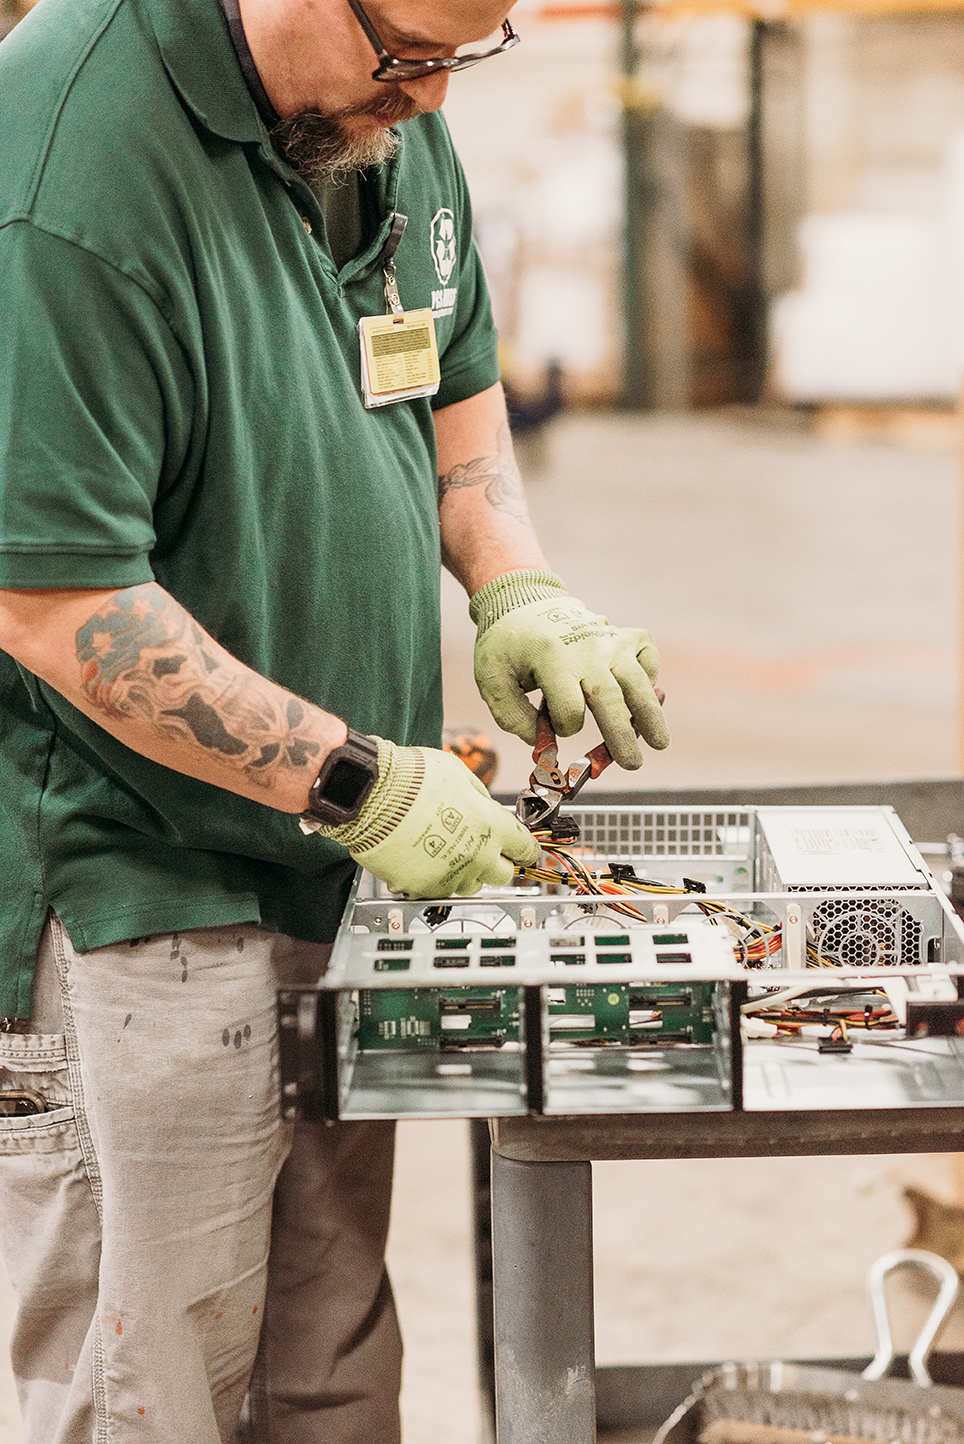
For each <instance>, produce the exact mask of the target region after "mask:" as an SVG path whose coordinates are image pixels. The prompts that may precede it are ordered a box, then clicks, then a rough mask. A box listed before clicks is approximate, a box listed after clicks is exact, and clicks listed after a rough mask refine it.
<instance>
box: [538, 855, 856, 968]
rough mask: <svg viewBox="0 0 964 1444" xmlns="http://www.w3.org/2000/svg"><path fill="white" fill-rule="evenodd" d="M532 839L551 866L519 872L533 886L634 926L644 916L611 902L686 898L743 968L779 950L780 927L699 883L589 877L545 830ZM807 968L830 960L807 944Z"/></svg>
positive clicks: (621, 869) (618, 874) (623, 870)
mask: <svg viewBox="0 0 964 1444" xmlns="http://www.w3.org/2000/svg"><path fill="white" fill-rule="evenodd" d="M533 836H534V837H536V838H537V839H538V841H539V842H540V843H541V845H542V850H543V854H544V855H545V857H547V858H548V859H549V860H550V862H553V863H555V864H556V866H555V867H554V868H553V867H526V868H522V869H521V871H522V876H523V877H526V878H528V879H529V880H530V881H532V882H540V883H548V884H550V885H555V886H559V885H562V886H564V887H569V888H572V889H573V891H574V892H576V893H578V894H579V895H580V896H582V897H592V898H598V899H600V900H603V899H604V900H605V901H606V902H607V903H608V905H609V906H610V907H611V908H612V910H613V911H614V912H618V913H622V914H624V915H625V916H626V917H629V918H632V919H634V920H635V921H636V922H641V923H645V922H646V921H647V918H646V915H645V914H644V913H643V912H642V911H641V910H640V909H639V908H638V907H633V905H632V903H629V902H622V901H619V902H617V901H615V899H617V898H619V899H622V898H628V897H632V896H633V894H639V893H643V894H645V895H647V896H649V897H688V898H690V899H691V901H692V903H693V904H694V905H695V906H696V907H697V908H698V909H699V910H700V912H701V913H703V914H704V916H705V917H713V918H720V919H722V920H723V921H725V922H726V923H728V924H729V925H730V929H731V931H732V933H733V936H734V940H735V946H734V952H735V953H736V957H737V961H738V962H739V963H741V964H742V965H743V966H744V967H751V968H760V967H765V966H766V964H767V962H768V961H769V959H770V958H771V957H772V956H773V955H774V953H778V952H779V951H780V949H781V948H782V947H783V928H782V924H780V923H764V922H759V921H754V920H753V919H752V918H748V917H747V916H746V915H745V914H744V913H741V912H738V911H737V910H736V909H735V908H732V907H730V906H729V905H728V904H727V903H724V902H717V901H714V900H711V899H709V898H706V899H702V900H701V897H700V895H701V894H702V893H705V891H706V889H705V887H704V886H703V884H702V883H698V882H691V881H689V879H687V878H684V879H683V882H684V884H685V885H684V886H683V887H670V886H669V884H667V883H664V882H660V881H659V879H658V878H645V877H644V878H639V877H637V876H636V875H635V873H634V872H633V869H632V867H630V866H628V865H621V864H618V863H616V864H612V863H611V864H610V871H609V873H608V874H606V873H603V874H602V875H599V874H597V873H595V872H593V871H592V870H591V869H590V868H589V867H588V866H587V864H586V863H585V861H584V860H583V859H582V858H581V857H580V856H579V855H578V853H577V852H576V851H575V850H574V849H573V848H572V847H571V846H569V847H567V846H564V845H562V844H561V843H558V842H556V841H555V840H554V839H553V837H552V834H551V833H550V832H549V831H540V830H536V831H534V833H533ZM806 956H807V964H808V966H810V967H822V966H823V967H830V966H833V960H832V959H828V958H825V957H822V956H821V955H820V953H818V951H817V949H816V948H815V947H814V946H813V945H812V944H811V943H809V942H808V943H807V949H806Z"/></svg>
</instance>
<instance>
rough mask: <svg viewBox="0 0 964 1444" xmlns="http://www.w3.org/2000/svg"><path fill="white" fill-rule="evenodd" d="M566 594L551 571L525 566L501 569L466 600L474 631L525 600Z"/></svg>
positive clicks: (490, 624) (539, 600)
mask: <svg viewBox="0 0 964 1444" xmlns="http://www.w3.org/2000/svg"><path fill="white" fill-rule="evenodd" d="M565 595H566V584H565V582H563V581H562V580H561V579H560V578H559V577H557V576H556V574H555V572H549V571H535V570H532V569H529V568H526V569H523V570H520V571H514V572H504V573H503V574H502V576H500V577H493V579H492V581H491V582H486V584H485V586H484V587H480V588H479V590H478V591H477V592H475V593H474V594H473V595H472V597H471V598H470V600H469V616H470V617H471V618H472V621H473V622H474V623H475V624H476V626H477V627H478V635H479V636H480V637H481V636H482V634H483V633H484V632H487V631H488V629H489V628H490V627H491V626H492V625H493V623H495V622H497V621H499V619H500V618H501V617H504V616H505V615H506V613H507V612H514V611H515V610H516V608H517V607H524V606H526V605H527V604H528V603H529V602H543V601H551V600H553V599H554V598H557V597H560V596H565Z"/></svg>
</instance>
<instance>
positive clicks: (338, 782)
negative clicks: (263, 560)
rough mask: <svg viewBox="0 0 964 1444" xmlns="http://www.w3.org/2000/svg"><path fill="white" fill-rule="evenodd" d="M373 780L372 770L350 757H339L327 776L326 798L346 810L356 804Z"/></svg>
mask: <svg viewBox="0 0 964 1444" xmlns="http://www.w3.org/2000/svg"><path fill="white" fill-rule="evenodd" d="M371 781H372V775H371V772H370V771H369V770H368V768H367V767H361V766H360V765H359V764H358V763H357V762H352V761H351V760H350V758H347V757H339V759H338V761H337V762H336V763H335V765H334V767H333V768H332V769H331V771H330V772H329V774H328V776H327V777H326V778H325V786H324V799H325V801H326V802H330V803H332V804H333V805H334V806H335V807H343V808H345V809H346V810H348V809H350V808H352V807H354V806H355V804H356V803H357V801H358V798H359V797H360V795H361V793H362V790H363V789H364V788H365V787H367V786H369V785H370V783H371Z"/></svg>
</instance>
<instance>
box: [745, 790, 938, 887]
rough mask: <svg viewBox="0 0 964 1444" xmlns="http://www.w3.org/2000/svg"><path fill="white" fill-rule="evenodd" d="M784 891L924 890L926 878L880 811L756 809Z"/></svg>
mask: <svg viewBox="0 0 964 1444" xmlns="http://www.w3.org/2000/svg"><path fill="white" fill-rule="evenodd" d="M757 821H758V824H759V827H760V829H761V831H762V833H763V835H764V837H765V838H766V844H767V847H768V848H769V851H770V855H771V857H772V858H773V862H774V864H775V867H776V871H777V873H778V874H779V877H780V881H781V883H782V884H783V886H784V887H787V888H796V887H813V888H823V887H827V888H834V887H846V888H878V887H881V888H886V887H915V888H917V887H926V886H927V885H928V882H927V876H926V873H924V872H922V870H921V868H920V867H918V866H916V865H915V862H914V859H913V857H912V855H911V853H910V851H909V849H908V847H907V845H906V843H905V842H904V841H903V840H902V839H901V837H900V835H899V833H898V832H897V830H896V829H895V826H894V822H893V814H892V813H891V812H890V811H889V810H888V809H885V808H881V807H802V808H801V807H760V808H758V809H757Z"/></svg>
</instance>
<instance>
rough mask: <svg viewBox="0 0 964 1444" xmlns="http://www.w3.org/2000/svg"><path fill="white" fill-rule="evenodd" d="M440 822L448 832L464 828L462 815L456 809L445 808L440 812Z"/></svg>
mask: <svg viewBox="0 0 964 1444" xmlns="http://www.w3.org/2000/svg"><path fill="white" fill-rule="evenodd" d="M439 822H441V824H442V826H443V827H444V828H445V831H446V832H455V831H456V829H457V828H459V827H461V826H462V814H461V812H458V811H457V810H456V809H455V808H454V807H443V808H442V809H441V811H440V812H439Z"/></svg>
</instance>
